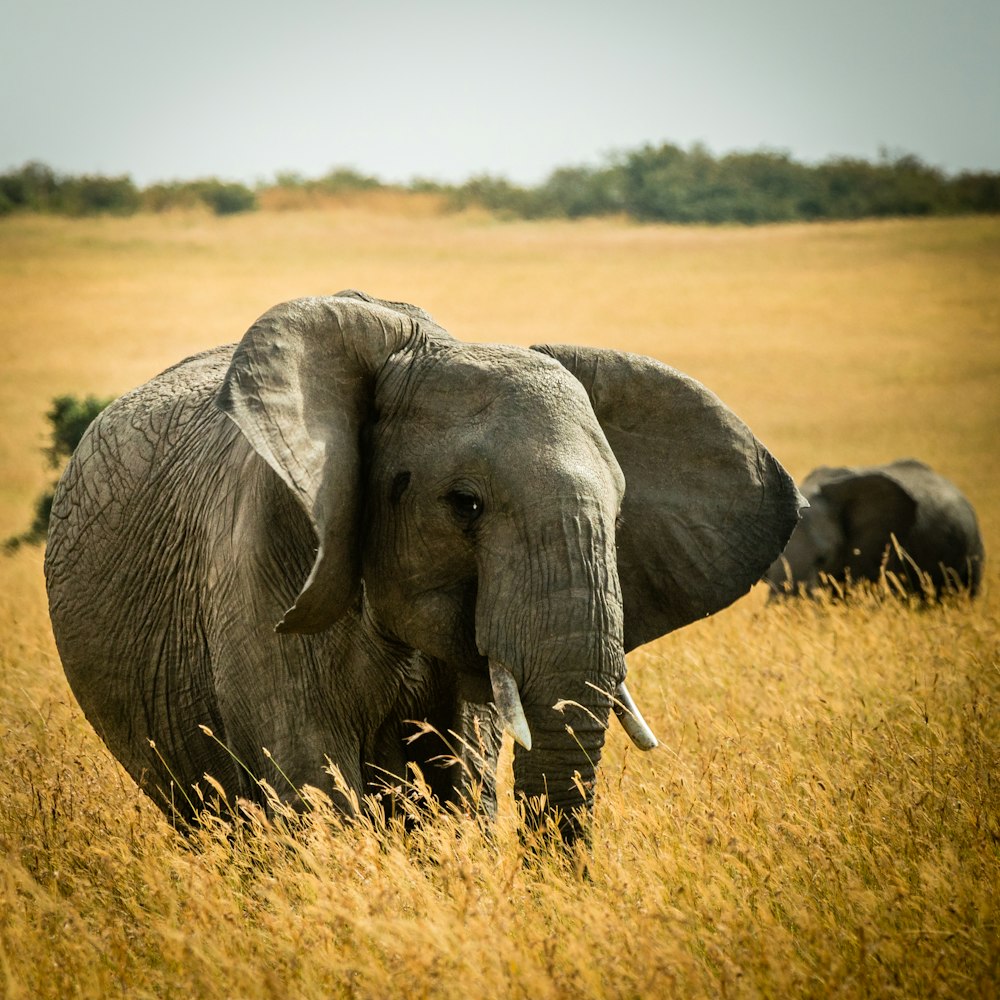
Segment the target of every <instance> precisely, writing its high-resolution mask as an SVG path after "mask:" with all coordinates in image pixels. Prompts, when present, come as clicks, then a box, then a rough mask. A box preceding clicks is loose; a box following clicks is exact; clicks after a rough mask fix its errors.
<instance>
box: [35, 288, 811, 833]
mask: <svg viewBox="0 0 1000 1000" xmlns="http://www.w3.org/2000/svg"><path fill="white" fill-rule="evenodd" d="M798 500H799V498H798V495H797V492H796V490H795V488H794V484H793V483H792V482H791V480H790V479H789V478H788V476H787V475H786V473H785V472H784V470H783V469H782V468H781V467H780V466H779V465H778V464H777V462H776V461H775V460H774V459H773V458H772V457H771V456H770V455H769V454H768V453H767V451H765V450H764V448H763V447H762V446H761V445H760V444H759V442H758V441H757V440H756V439H755V438H754V437H753V435H752V434H751V433H750V431H749V430H748V429H747V428H746V427H745V426H744V425H743V424H742V423H741V422H740V421H739V420H738V419H737V418H736V417H735V416H734V415H733V414H732V413H731V412H730V411H729V410H728V409H726V408H725V407H724V406H723V405H722V404H721V403H720V402H719V400H718V399H717V398H716V397H714V396H713V395H711V394H710V393H709V392H707V391H706V390H705V389H704V388H702V387H701V386H700V385H698V384H697V383H695V382H693V381H691V380H690V379H687V378H686V377H684V376H683V375H680V374H679V373H678V372H676V371H674V370H673V369H670V368H668V367H666V366H665V365H662V364H660V363H659V362H656V361H653V360H651V359H649V358H643V357H639V356H635V355H629V354H624V353H620V352H617V351H610V350H594V349H585V348H574V347H559V346H549V347H543V348H537V349H533V350H527V349H521V348H516V347H506V346H495V345H491V346H484V345H475V344H464V343H460V342H458V341H456V340H453V339H452V338H451V337H450V336H449V335H448V334H447V333H445V332H444V331H443V330H442V329H441V328H440V327H438V326H437V325H436V324H435V323H434V321H433V320H432V319H431V318H430V317H429V316H428V315H427V314H426V313H424V312H423V311H421V310H419V309H417V308H415V307H413V306H408V305H403V304H399V303H386V302H381V301H378V300H373V299H370V298H369V297H368V296H365V295H363V294H362V293H358V292H342V293H340V294H339V295H337V296H331V297H328V298H316V299H303V300H298V301H295V302H290V303H285V304H283V305H279V306H277V307H275V308H274V309H272V310H270V311H269V312H268V313H266V314H265V315H264V316H263V317H261V319H260V320H258V322H257V323H255V324H254V326H253V327H252V328H251V329H250V330H249V331H248V332H247V334H246V335H245V336H244V338H243V340H242V342H241V343H240V344H238V345H236V346H235V348H234V347H233V346H229V347H223V348H219V349H217V350H213V351H209V352H207V353H205V354H201V355H198V356H196V357H193V358H189V359H188V360H186V361H183V362H181V363H180V364H179V365H176V366H175V367H173V368H171V369H169V370H167V371H166V372H164V373H163V374H162V375H160V376H158V377H157V378H154V379H153V380H152V381H150V382H149V383H147V384H146V385H144V386H142V387H140V388H138V389H136V390H134V391H133V392H131V393H129V394H127V395H126V396H124V397H122V398H121V399H120V400H118V401H117V402H116V403H115V404H114V405H112V406H111V407H109V408H108V409H107V410H105V411H104V413H102V415H101V416H100V417H99V419H98V420H97V421H95V423H94V424H93V425H92V427H91V428H90V430H89V432H88V434H87V435H86V437H85V438H84V440H83V441H82V442H81V444H80V447H79V449H78V450H77V452H76V454H75V455H74V457H73V460H72V462H71V463H70V465H69V467H68V468H67V470H66V473H65V475H64V476H63V479H62V481H61V483H60V485H59V487H58V490H57V492H56V496H55V500H54V503H53V509H52V521H51V528H50V534H49V543H48V550H47V554H46V562H45V570H46V579H47V583H48V592H49V602H50V610H51V617H52V623H53V627H54V631H55V636H56V640H57V643H58V647H59V652H60V656H61V657H62V660H63V664H64V666H65V670H66V674H67V676H68V678H69V681H70V684H71V686H72V688H73V691H74V693H75V694H76V696H77V698H78V699H79V702H80V704H81V705H82V707H83V709H84V711H85V713H86V714H87V717H88V718H89V719H90V720H91V722H92V723H93V724H94V726H95V727H96V729H97V730H98V732H99V733H100V734H101V736H102V737H103V738H104V740H105V742H106V743H107V744H108V746H109V747H110V748H111V750H112V752H113V753H114V754H115V756H116V757H117V758H118V759H119V760H120V761H121V762H122V764H123V765H124V766H125V767H126V769H127V770H128V771H129V773H130V774H131V775H132V776H133V778H135V780H136V781H137V782H139V784H140V785H141V786H142V787H143V788H144V789H145V790H146V791H147V792H148V793H149V794H150V795H151V796H152V797H153V798H154V799H155V800H156V801H157V802H158V803H160V805H161V806H162V807H163V808H164V809H165V811H167V812H168V813H170V812H175V813H176V814H179V816H180V817H181V818H182V819H189V818H190V817H191V815H192V812H191V808H190V806H189V804H188V802H187V797H188V796H190V798H191V799H193V800H194V801H195V802H197V799H196V798H195V796H193V795H191V793H190V789H191V786H193V785H195V784H197V783H200V786H201V788H202V789H204V790H205V791H208V787H207V785H206V784H205V782H204V781H203V775H205V774H206V773H209V774H211V775H213V776H214V778H215V779H216V780H218V781H219V782H221V784H222V785H223V787H224V788H225V789H226V790H227V795H228V796H229V797H230V800H232V799H233V797H234V796H245V797H247V798H249V799H252V800H253V799H256V800H258V801H259V800H261V791H260V788H259V787H258V786H257V784H256V783H255V782H254V781H252V780H249V779H248V777H247V774H246V772H245V771H244V770H243V769H242V768H241V767H240V766H239V765H238V764H237V763H236V760H239V761H241V762H242V763H243V764H245V765H246V768H247V769H248V770H249V771H250V772H252V774H253V775H255V776H257V777H259V778H264V779H266V780H267V781H268V782H270V784H271V785H272V786H273V787H274V788H275V789H276V790H277V791H278V792H279V794H281V795H282V796H285V797H287V798H288V799H289V800H290V801H293V802H294V801H295V789H296V788H302V787H303V786H307V785H313V786H317V787H319V788H321V789H324V790H326V791H328V792H330V793H331V794H334V797H335V800H336V801H338V802H339V803H340V804H341V805H342V807H343V808H344V809H347V810H350V809H351V808H352V806H351V804H350V802H349V800H348V799H347V798H346V797H344V796H338V795H337V794H336V793H335V792H334V789H333V785H332V782H331V778H330V775H329V773H328V772H327V770H326V765H327V763H328V762H329V763H332V764H334V765H336V767H337V768H338V769H339V771H340V773H341V774H342V775H343V778H344V781H345V782H346V785H347V787H348V788H349V789H350V790H351V791H352V792H353V793H355V794H356V795H357V796H358V797H362V796H364V795H366V794H370V793H371V792H372V791H373V790H374V789H376V788H378V787H380V786H381V785H382V784H383V783H384V782H385V781H386V777H387V775H398V776H405V775H406V774H407V764H408V762H415V763H417V764H418V765H419V766H420V767H421V768H422V770H423V773H424V775H425V777H426V778H427V779H428V781H429V782H430V784H431V785H432V788H433V790H434V792H435V794H436V795H438V796H439V797H440V798H441V799H443V800H446V801H455V800H457V799H459V798H460V797H462V796H463V795H464V794H465V793H466V792H467V791H468V788H469V786H470V784H471V783H472V781H473V780H475V781H477V782H478V781H482V782H483V786H484V800H483V803H482V808H484V809H485V810H486V811H487V812H490V811H491V810H492V809H493V807H494V799H493V796H494V794H495V793H494V790H493V787H492V782H491V780H490V772H491V771H495V765H496V758H497V752H498V748H499V742H500V728H501V726H502V725H507V727H508V728H510V729H511V730H512V732H515V733H517V732H518V730H517V720H516V719H514V723H513V724H512V723H511V721H510V717H511V715H512V714H513V715H516V713H517V712H518V711H521V712H523V719H522V721H523V723H524V726H525V727H526V728H527V730H528V733H525V732H524V729H523V728H522V729H521V730H520V737H519V738H521V741H522V742H528V741H530V743H531V749H530V750H528V749H525V748H524V747H523V746H520V745H519V746H517V747H516V748H515V755H514V771H515V789H516V793H517V795H518V796H519V797H521V798H522V799H523V800H527V801H528V802H529V804H530V802H531V800H535V802H536V804H537V801H538V797H540V796H543V795H544V796H545V800H544V807H543V809H542V810H541V815H546V814H549V813H551V814H553V815H555V816H557V817H559V820H560V823H561V826H562V830H563V833H564V835H565V836H566V837H567V838H568V839H570V840H571V839H573V838H574V837H575V836H577V835H578V834H579V833H580V831H581V829H583V828H585V825H586V816H587V815H588V813H589V809H590V807H591V804H592V799H593V786H594V778H595V768H596V766H597V764H598V761H599V760H600V756H601V748H602V745H603V742H604V735H605V727H606V725H607V722H608V718H609V713H610V710H611V708H612V699H611V694H612V693H613V692H615V690H616V686H617V685H618V684H619V682H621V681H622V680H623V678H624V676H625V653H626V652H627V651H628V650H629V649H632V648H633V647H635V646H638V645H639V644H641V643H643V642H647V641H649V640H651V639H653V638H654V637H656V636H659V635H661V634H663V633H665V632H668V631H670V630H671V629H674V628H677V627H679V626H680V625H683V624H685V623H686V622H690V621H692V620H694V619H696V618H699V617H702V616H704V615H708V614H710V613H711V612H713V611H715V610H717V609H718V608H721V607H723V606H725V605H727V604H729V603H730V602H731V601H733V600H734V599H735V598H736V597H738V596H739V595H740V594H742V593H744V592H745V591H746V590H747V589H749V587H750V586H751V585H752V584H753V583H754V581H756V580H758V579H759V578H760V576H761V574H762V573H763V572H764V570H765V569H766V567H767V566H768V565H770V563H771V561H772V560H773V559H774V558H775V556H776V555H777V553H779V552H780V551H781V548H782V546H783V545H784V543H785V541H786V539H787V538H788V536H789V534H790V532H791V530H792V527H793V525H794V523H795V521H796V518H797V508H798ZM491 674H492V675H494V676H499V677H500V678H501V679H502V678H503V677H504V676H505V675H506V676H508V677H509V678H510V677H512V679H513V682H514V683H516V691H515V695H514V699H515V700H518V697H517V696H518V694H519V704H518V705H517V706H515V707H514V708H512V707H511V705H509V704H508V705H506V707H505V708H504V714H505V715H506V718H501V716H500V713H498V711H497V708H496V706H495V704H494V702H495V701H497V700H500V701H502V700H503V699H504V698H506V697H507V695H505V694H503V691H501V696H500V697H499V698H497V697H495V695H494V692H495V691H496V690H497V688H496V686H495V685H491ZM501 688H502V685H501ZM511 689H512V685H508V688H507V689H505V690H506V691H507V694H509V691H510V690H511ZM564 702H569V703H571V704H569V705H562V706H561V708H562V710H561V711H560V710H556V708H555V706H557V704H560V703H564ZM408 720H427V721H428V722H430V723H431V724H432V725H433V726H435V727H436V728H437V730H438V731H439V732H441V733H447V732H449V731H451V732H454V733H457V734H458V735H459V736H460V737H461V738H462V739H464V740H465V741H467V742H468V743H469V744H470V745H471V746H473V747H475V748H477V752H476V753H466V754H464V755H463V756H464V757H465V758H466V759H467V763H468V764H469V766H470V771H469V773H471V775H472V777H471V778H470V777H469V776H468V773H466V772H463V770H462V769H461V768H456V767H451V768H445V767H441V766H440V764H438V763H435V762H434V758H436V757H437V756H438V755H439V754H440V753H441V752H442V750H443V749H444V747H443V746H442V745H441V743H440V741H439V739H438V738H436V737H435V736H433V735H424V736H421V737H419V738H417V739H416V740H414V741H412V742H407V739H406V737H408V736H410V735H412V734H413V731H414V727H413V724H412V723H411V722H409V721H408ZM200 725H204V726H207V727H208V728H209V729H211V730H212V732H213V733H214V736H215V739H213V738H210V737H209V736H207V735H205V734H204V733H203V732H202V731H201V729H200V728H199V726H200ZM567 726H569V727H571V728H572V734H570V733H569V732H567ZM525 737H527V738H526V739H525ZM150 739H152V740H153V741H154V742H155V749H154V748H152V747H151V746H150V742H149V741H150ZM641 741H642V740H641V737H640V742H641ZM220 743H221V744H223V745H224V747H225V748H226V749H223V748H222V747H220ZM453 745H454V746H457V745H458V744H457V743H456V742H455V741H453ZM264 747H266V748H267V750H268V751H269V752H270V756H268V755H267V754H265V753H264V752H263V751H262V748H264ZM230 751H231V752H230ZM278 766H280V771H279V770H278ZM282 772H283V773H282ZM463 774H465V777H463ZM293 786H294V787H293ZM580 807H583V808H582V809H581V808H580ZM574 811H576V813H575V815H574Z"/></svg>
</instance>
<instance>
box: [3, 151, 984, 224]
mask: <svg viewBox="0 0 1000 1000" xmlns="http://www.w3.org/2000/svg"><path fill="white" fill-rule="evenodd" d="M274 189H278V190H285V191H290V190H294V191H304V192H306V193H310V194H327V195H332V196H337V195H342V194H345V193H351V192H357V191H368V190H379V189H382V190H402V191H412V192H432V193H435V194H437V195H439V196H440V197H441V198H442V201H443V204H444V205H445V207H446V208H447V209H449V210H453V211H461V210H462V209H466V208H470V207H480V208H485V209H487V210H489V211H491V212H494V213H496V214H497V215H500V216H502V217H505V218H524V219H545V218H562V219H578V218H583V217H586V216H601V215H624V216H628V217H631V218H633V219H637V220H640V221H650V222H671V223H745V224H757V223H767V222H791V221H800V220H805V221H812V220H834V219H862V218H880V217H889V216H927V215H960V214H971V213H1000V173H996V172H988V171H964V172H962V173H959V174H957V175H954V176H949V175H948V174H946V173H945V172H944V171H943V170H941V169H939V168H937V167H932V166H929V165H928V164H926V163H924V162H922V161H921V160H920V159H919V158H918V157H916V156H913V155H910V154H901V155H897V156H890V155H888V154H882V155H881V156H880V157H879V158H878V160H876V161H874V162H872V161H869V160H864V159H858V158H852V157H837V158H833V159H830V160H826V161H824V162H822V163H819V164H816V165H808V164H804V163H799V162H797V161H796V160H793V159H792V158H791V156H790V155H789V154H787V153H785V152H780V151H772V150H757V151H752V152H736V153H728V154H725V155H722V156H715V155H713V154H712V153H710V152H709V151H708V150H707V149H706V148H705V147H704V146H701V145H694V146H692V147H691V148H690V149H687V150H685V149H682V148H681V147H679V146H676V145H673V144H671V143H664V144H662V145H659V146H653V145H646V146H643V147H642V148H640V149H636V150H632V151H630V152H625V153H619V154H615V155H613V156H611V157H609V158H608V159H607V160H606V162H605V163H604V164H603V165H600V166H596V167H591V166H577V167H560V168H558V169H557V170H554V171H553V172H552V173H551V174H550V175H549V176H548V178H546V180H545V181H543V182H542V183H541V184H539V185H537V186H533V187H532V186H522V185H518V184H514V183H512V182H510V181H508V180H506V179H505V178H503V177H499V176H493V175H488V174H484V175H479V176H475V177H472V178H470V179H469V180H467V181H465V182H464V183H461V184H442V183H439V182H436V181H432V180H424V179H416V180H413V181H412V182H411V183H410V184H408V185H391V184H384V183H383V182H382V181H380V180H379V179H378V178H377V177H372V176H369V175H366V174H363V173H359V172H358V171H355V170H352V169H350V168H345V167H339V168H336V169H334V170H332V171H330V172H329V173H328V174H326V175H325V176H323V177H320V178H315V179H310V178H306V177H303V176H302V175H300V174H295V173H282V174H278V175H277V176H276V178H275V179H274V181H272V182H268V183H261V184H258V185H257V186H256V187H255V188H249V187H247V186H246V185H243V184H238V183H232V182H225V181H220V180H217V179H215V178H211V179H207V180H197V181H178V182H173V183H169V184H153V185H150V186H149V187H146V188H139V187H137V186H136V185H135V184H134V183H133V181H132V180H131V178H130V177H128V176H121V177H101V176H83V177H71V176H66V177H64V176H60V175H58V174H57V173H55V172H54V171H53V170H51V169H50V168H49V167H47V166H45V165H44V164H41V163H28V164H26V165H25V166H23V167H21V168H20V169H18V170H12V171H10V172H8V173H6V174H2V175H0V215H3V214H7V213H11V212H16V211H36V212H56V213H60V214H68V215H93V214H103V213H110V214H119V215H129V214H132V213H134V212H138V211H152V212H162V211H167V210H170V209H173V208H190V207H193V206H196V205H204V206H207V207H208V208H209V209H210V210H212V211H213V212H215V213H216V214H219V215H225V214H229V213H233V212H245V211H251V210H253V209H256V208H258V207H259V204H260V195H262V194H263V193H265V192H267V191H269V190H274Z"/></svg>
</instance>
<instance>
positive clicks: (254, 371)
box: [217, 292, 448, 632]
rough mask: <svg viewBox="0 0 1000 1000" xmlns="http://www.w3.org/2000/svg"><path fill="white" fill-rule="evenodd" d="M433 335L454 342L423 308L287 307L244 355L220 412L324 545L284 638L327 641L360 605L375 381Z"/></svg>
mask: <svg viewBox="0 0 1000 1000" xmlns="http://www.w3.org/2000/svg"><path fill="white" fill-rule="evenodd" d="M425 324H426V327H427V329H424V325H425ZM429 336H432V337H447V336H448V335H447V334H446V333H445V332H444V331H443V330H441V328H440V327H438V326H437V325H436V324H435V323H434V322H433V320H431V319H430V317H428V316H427V314H426V313H424V312H423V311H422V310H418V309H417V308H416V307H414V306H408V307H404V306H402V305H401V304H392V303H383V302H380V301H379V300H377V299H371V298H369V297H368V296H365V295H364V293H361V292H346V293H341V294H340V295H334V296H328V297H324V298H309V299H297V300H295V301H292V302H286V303H283V304H282V305H278V306H275V307H274V308H273V309H270V310H269V311H268V312H266V313H265V314H264V315H263V316H261V317H260V319H258V320H257V322H256V323H254V325H253V326H252V327H250V329H249V330H248V331H247V332H246V334H245V335H244V337H243V339H242V340H241V341H240V343H239V344H238V345H237V347H236V350H235V352H234V354H233V359H232V362H231V364H230V366H229V370H228V371H227V372H226V375H225V377H224V379H223V383H222V388H221V389H220V390H219V394H218V397H217V402H218V405H219V407H220V408H221V409H222V410H223V411H224V412H225V413H226V414H227V415H228V416H229V417H230V418H231V419H232V420H233V421H234V422H235V423H236V425H237V426H238V427H239V429H240V430H241V431H242V432H243V435H244V436H245V437H246V439H247V440H248V441H249V442H250V444H251V445H252V446H253V448H254V450H255V451H256V452H257V453H258V454H259V455H260V456H261V458H263V459H264V461H266V462H267V464H268V465H270V466H271V468H272V469H274V471H275V472H276V473H277V474H278V475H279V476H280V477H281V479H282V480H283V481H284V482H285V484H286V485H287V486H288V488H289V489H290V490H291V491H292V493H293V495H294V496H295V497H296V499H297V500H298V501H299V503H301V505H302V507H303V509H304V510H305V512H306V513H307V514H308V515H309V518H310V520H311V522H312V525H313V529H314V530H315V532H316V537H317V540H318V543H319V544H318V551H317V554H316V560H315V562H314V564H313V567H312V571H311V572H310V574H309V577H308V579H307V580H306V581H305V583H304V584H303V586H302V589H301V591H300V592H299V595H298V597H297V598H296V600H295V603H294V605H293V606H292V607H291V608H290V609H289V610H288V611H287V612H286V614H285V616H284V618H283V619H282V620H281V622H279V623H278V625H277V630H278V631H279V632H319V631H322V630H323V629H326V628H329V627H330V626H331V625H332V624H333V623H334V622H335V621H336V620H337V619H338V618H340V617H341V615H343V614H344V613H345V612H346V611H347V610H348V609H349V607H350V606H351V605H352V604H353V603H354V601H356V599H357V597H358V595H359V593H360V588H361V572H360V547H359V546H360V534H361V532H360V510H361V502H362V501H361V491H362V456H361V448H360V435H361V431H362V427H363V426H364V423H365V422H366V420H367V418H368V414H369V410H370V407H371V402H372V399H373V385H374V379H375V375H376V373H377V372H378V370H379V368H380V367H381V366H382V364H384V362H385V360H386V359H387V358H388V357H389V356H390V355H392V354H394V353H396V352H397V351H400V350H403V349H406V348H413V347H415V346H418V345H419V344H422V343H424V342H426V340H427V339H428V337H429Z"/></svg>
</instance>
